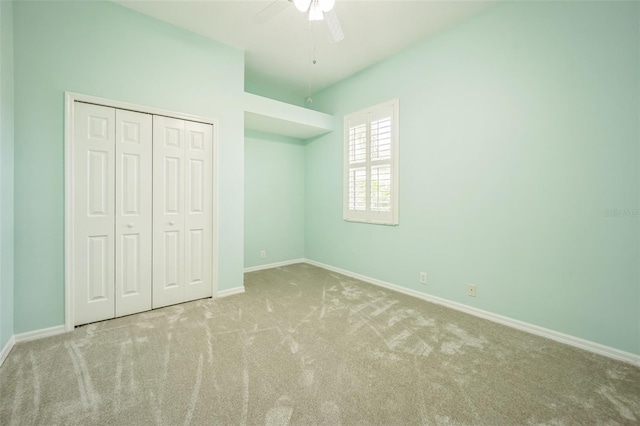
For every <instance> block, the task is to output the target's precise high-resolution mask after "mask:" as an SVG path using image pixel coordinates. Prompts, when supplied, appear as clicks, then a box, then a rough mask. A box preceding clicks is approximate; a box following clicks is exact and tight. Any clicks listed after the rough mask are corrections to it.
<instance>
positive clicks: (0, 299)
mask: <svg viewBox="0 0 640 426" xmlns="http://www.w3.org/2000/svg"><path fill="white" fill-rule="evenodd" d="M13 130H14V129H13V3H11V2H7V1H0V161H1V162H0V350H2V348H4V346H5V344H6V343H7V341H8V340H9V339H10V338H11V336H12V335H13V302H14V301H13V185H14V183H13V150H14V146H13V141H14V134H13Z"/></svg>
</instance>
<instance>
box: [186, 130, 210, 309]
mask: <svg viewBox="0 0 640 426" xmlns="http://www.w3.org/2000/svg"><path fill="white" fill-rule="evenodd" d="M185 137H186V158H185V164H186V167H187V170H186V174H185V178H186V182H185V195H186V199H185V204H186V215H185V232H186V241H185V249H186V255H185V259H186V262H185V267H186V268H187V270H186V288H185V300H194V299H201V298H204V297H211V296H212V267H211V262H212V260H213V235H212V230H213V183H212V179H213V126H211V125H210V124H203V123H196V122H192V121H186V122H185Z"/></svg>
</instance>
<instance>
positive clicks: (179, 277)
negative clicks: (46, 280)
mask: <svg viewBox="0 0 640 426" xmlns="http://www.w3.org/2000/svg"><path fill="white" fill-rule="evenodd" d="M73 118H74V124H73V146H72V158H73V160H72V182H73V203H72V208H73V222H72V234H73V238H72V240H71V241H72V244H73V248H72V250H71V253H72V256H73V259H72V274H73V277H72V283H73V300H74V302H73V308H74V325H80V324H86V323H89V322H94V321H100V320H104V319H109V318H114V317H120V316H123V315H129V314H133V313H137V312H142V311H147V310H150V309H154V308H159V307H162V306H167V305H172V304H176V303H181V302H185V301H189V300H195V299H199V298H205V297H211V296H212V274H213V271H212V267H211V264H212V250H213V183H212V180H213V126H212V125H211V124H204V123H199V122H194V121H187V120H182V119H177V118H170V117H164V116H159V115H151V114H147V113H142V112H135V111H128V110H122V109H117V108H112V107H106V106H101V105H93V104H88V103H82V102H75V103H74V113H73Z"/></svg>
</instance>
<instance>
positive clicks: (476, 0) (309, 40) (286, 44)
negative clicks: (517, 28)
mask: <svg viewBox="0 0 640 426" xmlns="http://www.w3.org/2000/svg"><path fill="white" fill-rule="evenodd" d="M115 1H116V2H117V3H119V4H121V5H123V6H126V7H128V8H131V9H133V10H136V11H138V12H141V13H144V14H147V15H150V16H153V17H155V18H157V19H160V20H162V21H166V22H169V23H171V24H174V25H176V26H178V27H182V28H184V29H186V30H189V31H192V32H194V33H197V34H200V35H203V36H205V37H208V38H211V39H214V40H217V41H220V42H222V43H224V44H227V45H230V46H234V47H237V48H240V49H242V50H244V51H245V52H246V53H245V78H246V80H247V81H249V82H259V83H260V84H261V85H264V86H275V87H279V88H281V89H282V90H286V91H288V92H289V93H291V94H294V95H295V96H300V97H301V98H303V97H304V96H306V94H307V90H308V89H307V87H308V85H309V82H310V84H311V90H312V92H316V91H318V90H320V89H322V88H325V87H327V86H330V85H332V84H334V83H336V82H338V81H340V80H342V79H344V78H346V77H348V76H350V75H353V74H355V73H357V72H358V71H360V70H363V69H365V68H367V67H368V66H370V65H372V64H374V63H376V62H379V61H380V60H382V59H384V58H386V57H388V56H391V55H393V54H395V53H397V52H399V51H401V50H404V49H405V48H407V47H408V46H409V45H411V44H412V43H415V42H417V41H419V40H422V39H424V38H426V37H428V36H429V35H431V34H434V33H436V32H439V31H443V30H445V29H446V28H448V27H451V26H453V25H455V24H457V23H458V22H460V21H462V20H464V19H465V18H468V17H469V16H472V15H474V14H477V13H480V12H481V11H483V10H484V9H485V8H487V7H489V6H491V5H493V4H495V2H496V1H498V0H489V1H485V0H466V1H464V0H441V1H434V0H414V1H404V0H387V1H375V0H366V1H365V0H360V1H352V0H349V1H348V0H336V5H335V13H336V14H337V16H338V18H339V19H340V22H341V24H342V28H343V31H344V34H345V39H344V40H343V41H342V42H340V43H337V44H331V43H330V42H329V38H328V34H327V30H326V26H325V24H324V22H319V23H316V24H315V28H314V25H310V23H309V21H308V20H307V17H306V16H305V15H303V14H302V13H300V12H298V10H297V9H296V8H295V6H294V5H293V4H292V3H290V2H289V1H288V0H275V1H274V0H263V1H245V0H227V1H220V0H208V1H192V0H115ZM272 3H275V4H272ZM266 7H269V9H268V10H267V11H265V12H264V13H263V14H262V15H261V16H259V17H258V19H254V16H256V14H257V13H258V12H260V11H262V10H263V9H265V8H266ZM270 12H274V13H275V14H274V16H272V17H271V18H270V19H267V20H266V22H264V23H259V22H256V20H260V17H262V18H265V17H268V16H269V15H270ZM314 45H315V46H316V48H315V50H316V60H317V63H316V65H311V60H312V53H311V52H312V51H313V46H314Z"/></svg>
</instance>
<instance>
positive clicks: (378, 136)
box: [344, 99, 399, 225]
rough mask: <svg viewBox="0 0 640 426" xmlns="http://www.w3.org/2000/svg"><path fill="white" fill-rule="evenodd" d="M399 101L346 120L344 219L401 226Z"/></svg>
mask: <svg viewBox="0 0 640 426" xmlns="http://www.w3.org/2000/svg"><path fill="white" fill-rule="evenodd" d="M398 110H399V108H398V100H397V99H396V100H393V101H390V102H385V103H384V104H380V105H377V106H375V107H372V108H368V109H366V110H364V111H360V112H357V113H354V114H350V115H347V116H345V126H344V127H345V150H344V151H345V161H344V163H345V182H344V186H345V189H344V219H345V220H350V221H357V222H369V223H381V224H387V225H397V224H398V166H397V162H398V158H397V157H398Z"/></svg>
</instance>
